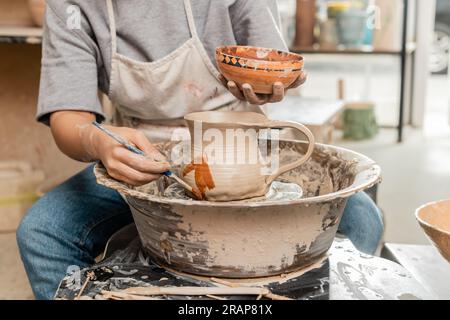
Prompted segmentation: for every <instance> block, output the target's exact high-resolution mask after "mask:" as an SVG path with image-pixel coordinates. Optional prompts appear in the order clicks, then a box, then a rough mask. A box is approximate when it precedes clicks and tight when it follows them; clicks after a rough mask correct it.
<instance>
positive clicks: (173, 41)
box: [17, 0, 382, 299]
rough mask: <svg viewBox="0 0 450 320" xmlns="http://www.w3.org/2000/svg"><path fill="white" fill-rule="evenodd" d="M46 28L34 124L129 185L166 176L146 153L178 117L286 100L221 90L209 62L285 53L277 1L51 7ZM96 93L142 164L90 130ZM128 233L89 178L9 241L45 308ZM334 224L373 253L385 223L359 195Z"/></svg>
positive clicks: (68, 0) (40, 207)
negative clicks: (237, 52) (257, 50)
mask: <svg viewBox="0 0 450 320" xmlns="http://www.w3.org/2000/svg"><path fill="white" fill-rule="evenodd" d="M78 13H79V14H80V17H79V18H80V19H77V17H75V19H73V18H74V17H73V15H74V14H78ZM71 19H73V21H72V20H71ZM45 21H46V23H45V31H44V40H43V61H42V71H41V88H40V96H39V106H38V115H37V118H38V120H39V121H41V122H43V123H45V124H47V125H49V126H50V128H51V130H52V133H53V136H54V139H55V141H56V143H57V145H58V146H59V148H60V149H61V151H62V152H64V153H65V154H66V155H68V156H69V157H71V158H73V159H75V160H79V161H84V162H93V161H97V160H100V161H102V162H103V164H104V165H105V166H106V168H107V170H108V173H109V174H110V175H111V176H112V177H114V178H115V179H118V180H120V181H123V182H126V183H129V184H131V185H142V184H145V183H148V182H151V181H153V180H155V179H158V178H159V177H160V175H161V173H162V172H164V171H166V170H168V169H169V167H168V165H167V164H166V163H164V162H161V161H160V160H162V156H161V155H160V154H159V153H158V152H157V151H156V149H155V148H154V146H153V145H152V143H156V142H160V141H163V140H167V139H170V136H171V134H172V132H173V130H174V129H175V128H177V127H178V126H179V125H181V123H182V121H181V119H182V118H183V116H184V115H185V114H187V113H189V112H192V111H202V110H249V109H258V107H257V106H258V105H262V104H264V103H268V102H277V101H280V100H282V99H283V96H284V89H283V87H282V85H281V84H278V83H277V84H274V90H273V94H272V95H256V94H255V93H254V92H253V90H252V88H251V86H249V85H245V86H244V87H243V90H242V91H240V90H239V89H238V88H237V86H236V85H235V84H234V83H233V82H229V83H226V82H225V83H224V81H223V79H221V77H220V75H219V72H218V71H217V68H216V66H215V63H214V52H215V48H216V47H218V46H222V45H233V44H240V45H254V46H260V47H271V48H278V49H281V50H287V48H286V46H285V43H284V41H283V39H282V36H281V34H280V28H279V22H280V21H279V18H278V14H277V10H276V3H275V0H258V1H254V0H201V1H199V0H171V1H162V0H114V1H113V0H96V1H92V0H48V1H47V11H46V20H45ZM74 21H75V22H77V21H79V22H80V24H79V25H77V23H73V22H74ZM68 22H70V23H68ZM305 79H306V77H305V75H301V76H300V77H299V79H298V80H297V81H296V82H295V83H294V85H293V87H297V86H299V85H301V84H302V83H303V82H304V81H305ZM98 90H100V91H103V92H104V93H106V94H108V96H109V98H110V99H111V101H112V102H113V103H114V105H115V107H116V108H115V110H116V112H115V115H114V119H113V120H114V121H113V123H114V124H115V125H114V126H111V127H109V129H111V130H112V131H115V132H116V133H118V134H120V135H122V136H123V137H125V138H126V139H128V140H129V141H130V142H132V143H134V144H135V145H136V146H137V147H139V148H140V149H142V150H143V151H144V152H145V153H147V154H148V155H150V157H148V159H144V158H143V157H140V156H136V155H135V154H133V153H131V152H129V151H128V150H126V149H125V148H123V147H121V146H120V145H118V144H117V143H115V142H114V141H112V140H111V139H110V138H109V137H107V136H105V135H104V134H103V133H101V132H100V131H98V130H97V129H95V128H94V127H93V126H91V125H90V123H91V122H92V121H93V120H94V119H97V120H98V121H102V120H104V117H105V116H104V113H103V111H102V107H101V105H100V102H99V99H98V95H97V93H98ZM131 222H132V217H131V214H130V210H129V207H128V205H127V204H126V203H125V202H124V200H123V199H122V198H121V196H120V195H119V194H118V193H117V192H115V191H113V190H109V189H107V188H104V187H102V186H100V185H97V183H96V182H95V178H94V176H93V173H92V167H89V168H88V169H86V170H84V171H82V172H81V173H79V174H77V175H76V176H74V177H73V178H71V179H69V180H68V181H66V182H65V183H63V184H62V185H60V186H59V187H57V188H56V189H54V190H53V191H51V192H49V193H48V194H47V195H46V196H45V197H44V198H42V199H41V200H40V201H38V202H37V203H36V204H35V205H34V206H33V208H32V209H31V210H30V211H29V213H28V214H27V216H26V217H25V218H24V220H23V221H22V223H21V225H20V227H19V229H18V231H17V239H18V244H19V247H20V251H21V255H22V260H23V262H24V264H25V269H26V271H27V273H28V277H29V280H30V282H31V285H32V288H33V291H34V294H35V296H36V298H38V299H51V298H52V297H53V296H54V294H55V291H56V289H57V287H58V284H59V282H60V281H61V279H62V278H63V277H64V275H65V272H66V270H67V268H68V267H69V266H71V265H77V266H79V267H86V266H89V265H91V264H93V263H94V259H95V257H96V256H97V255H98V254H99V253H100V252H101V251H102V250H103V248H104V246H105V244H106V241H107V240H108V238H109V237H110V236H111V235H112V234H113V233H114V232H115V231H117V230H118V229H120V228H121V227H123V226H125V225H127V224H129V223H131ZM342 225H343V226H345V227H346V231H347V235H348V236H349V237H350V238H351V239H353V240H356V241H357V245H358V246H359V247H360V248H362V250H365V251H373V250H374V248H376V246H377V244H378V242H379V239H380V236H381V233H382V223H381V219H380V217H379V212H378V210H377V208H376V206H375V205H374V204H373V203H372V202H371V201H370V200H369V198H368V197H367V196H365V195H363V194H359V195H356V196H354V197H353V198H352V199H350V201H349V205H348V206H347V208H346V213H345V215H344V221H343V224H342Z"/></svg>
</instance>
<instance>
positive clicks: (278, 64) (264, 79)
mask: <svg viewBox="0 0 450 320" xmlns="http://www.w3.org/2000/svg"><path fill="white" fill-rule="evenodd" d="M216 61H217V66H218V68H219V71H220V73H221V74H222V75H223V76H224V77H225V78H226V79H227V80H228V81H234V82H235V83H236V84H237V85H238V87H239V88H241V89H242V85H243V84H245V83H248V84H250V85H251V86H252V88H253V90H254V91H255V92H256V93H263V94H271V93H272V92H273V85H274V83H275V82H281V83H282V84H283V85H284V87H285V88H288V87H289V86H290V85H292V84H293V83H294V81H295V80H296V79H297V78H298V77H299V76H300V74H301V72H302V69H303V64H304V61H303V57H302V56H301V55H298V54H295V53H289V52H284V51H279V50H276V49H268V48H258V47H248V46H226V47H220V48H217V49H216Z"/></svg>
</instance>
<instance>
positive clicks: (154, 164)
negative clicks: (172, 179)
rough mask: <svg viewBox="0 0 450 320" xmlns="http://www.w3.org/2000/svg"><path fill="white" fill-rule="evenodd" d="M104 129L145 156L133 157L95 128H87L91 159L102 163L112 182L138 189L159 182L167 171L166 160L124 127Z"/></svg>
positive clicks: (144, 139) (140, 136)
mask: <svg viewBox="0 0 450 320" xmlns="http://www.w3.org/2000/svg"><path fill="white" fill-rule="evenodd" d="M105 127H106V128H108V130H110V131H112V132H114V133H116V134H118V135H119V136H121V137H123V138H124V139H125V140H127V141H128V142H129V143H131V144H133V145H135V146H136V147H137V148H138V149H140V150H142V151H144V153H145V154H146V156H145V157H144V156H141V155H139V154H135V153H133V152H131V151H129V150H128V149H126V148H125V147H124V146H122V145H121V144H119V143H117V142H116V141H114V140H113V139H111V138H110V137H109V136H107V135H106V134H105V133H103V132H101V131H100V130H98V129H97V128H94V127H91V128H90V129H89V130H90V133H89V135H92V136H91V138H89V140H90V141H91V142H90V143H91V144H92V146H91V147H92V149H93V150H95V151H94V152H95V155H94V156H95V157H96V158H98V159H99V160H100V161H101V162H102V163H103V165H104V166H105V168H106V170H107V171H108V174H109V175H110V176H111V177H113V178H114V179H116V180H119V181H122V182H125V183H127V184H130V185H132V186H141V185H144V184H147V183H150V182H152V181H155V180H157V179H159V178H160V177H161V174H162V173H163V172H166V171H167V170H170V165H169V163H168V162H167V160H166V159H165V158H164V156H163V155H162V154H161V153H159V152H158V150H157V149H156V148H155V147H154V146H153V145H152V144H151V143H150V142H149V141H148V139H147V138H146V137H145V135H144V134H143V133H142V132H140V131H138V130H135V129H131V128H124V127H123V128H118V127H112V126H105Z"/></svg>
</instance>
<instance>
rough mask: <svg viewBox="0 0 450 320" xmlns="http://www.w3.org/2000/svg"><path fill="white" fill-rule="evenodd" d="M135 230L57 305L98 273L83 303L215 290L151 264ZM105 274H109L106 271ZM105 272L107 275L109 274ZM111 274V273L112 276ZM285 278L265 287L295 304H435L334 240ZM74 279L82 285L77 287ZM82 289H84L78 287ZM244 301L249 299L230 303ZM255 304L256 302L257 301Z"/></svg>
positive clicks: (114, 243) (387, 264)
mask: <svg viewBox="0 0 450 320" xmlns="http://www.w3.org/2000/svg"><path fill="white" fill-rule="evenodd" d="M141 248H142V246H141V244H140V241H139V238H138V237H137V231H136V228H135V226H134V225H133V224H132V225H129V226H127V227H125V228H123V229H122V230H120V231H118V232H117V233H116V234H115V235H114V236H113V237H112V238H111V239H110V241H109V242H108V245H107V248H106V250H105V256H106V258H105V259H103V261H102V262H100V263H99V264H97V265H94V266H93V267H91V268H86V269H83V270H78V271H76V272H74V273H73V274H72V275H68V276H66V277H65V278H64V279H63V280H62V281H61V284H60V286H59V288H58V291H57V293H56V296H55V298H56V299H69V300H71V299H74V298H75V297H76V296H77V295H78V293H79V291H80V289H81V284H82V283H84V281H85V280H86V274H87V273H88V272H89V271H94V273H95V274H96V277H97V279H96V280H95V281H92V282H89V283H88V284H87V286H86V288H85V291H83V296H84V297H85V298H90V299H95V298H96V296H97V294H98V293H99V292H100V291H101V290H109V291H111V290H123V289H127V288H130V287H137V286H160V287H163V286H217V283H214V282H211V281H203V280H199V279H197V278H195V277H193V276H189V275H183V274H179V273H174V272H170V271H168V270H166V269H163V268H160V267H158V266H157V265H155V264H153V263H152V262H151V260H150V259H149V258H148V257H146V256H145V255H144V254H143V252H142V250H141ZM102 268H106V269H102ZM105 270H107V271H108V272H105ZM110 270H111V271H112V272H109V271H110ZM291 276H292V275H291V274H287V275H283V277H282V278H281V279H278V280H277V279H274V280H273V281H272V280H269V281H267V282H266V283H265V284H263V285H264V286H266V287H268V288H270V290H271V291H273V293H275V294H279V295H284V296H288V297H291V298H294V299H310V300H323V299H332V300H343V299H344V300H346V299H350V300H370V299H387V300H397V299H398V300H403V299H433V298H435V297H434V296H433V295H430V293H429V292H428V291H427V290H426V289H425V288H423V287H422V286H421V285H420V284H419V283H418V282H417V280H415V279H414V278H413V277H412V276H411V275H410V274H409V272H408V271H407V270H405V269H404V268H403V267H401V266H400V265H398V264H397V263H394V262H392V261H389V260H386V259H381V258H377V257H373V256H368V255H365V254H362V253H360V252H359V251H357V250H356V249H355V247H354V246H353V245H352V244H351V242H350V241H349V240H347V239H335V242H334V244H333V246H332V248H331V250H330V252H329V257H328V258H327V259H326V260H324V261H323V263H322V264H321V265H320V266H319V267H315V268H312V269H310V270H307V272H305V273H303V274H301V275H300V274H299V275H298V276H297V275H295V274H294V276H293V277H291ZM75 279H79V280H80V281H79V282H78V283H76V281H74V280H75ZM80 283H81V284H80ZM161 298H163V299H168V300H175V299H207V298H206V297H198V296H195V297H180V296H178V297H176V296H166V297H161ZM226 298H227V299H230V300H231V299H242V298H243V299H245V298H247V299H248V298H249V297H234V296H233V297H231V296H228V297H226ZM253 299H254V298H253Z"/></svg>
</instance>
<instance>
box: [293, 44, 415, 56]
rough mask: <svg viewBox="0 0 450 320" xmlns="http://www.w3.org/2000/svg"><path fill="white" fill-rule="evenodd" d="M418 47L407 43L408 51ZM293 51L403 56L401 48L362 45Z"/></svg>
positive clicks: (296, 49)
mask: <svg viewBox="0 0 450 320" xmlns="http://www.w3.org/2000/svg"><path fill="white" fill-rule="evenodd" d="M415 49H416V44H415V43H414V42H409V43H408V44H407V45H406V53H407V54H412V53H413V52H414V51H415ZM291 52H295V53H299V54H336V55H337V54H346V55H371V54H373V55H395V56H401V54H402V51H401V50H374V49H373V48H372V47H370V46H366V47H362V48H360V49H346V48H339V47H337V48H326V49H325V48H320V47H318V46H317V47H316V46H314V47H293V48H291Z"/></svg>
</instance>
